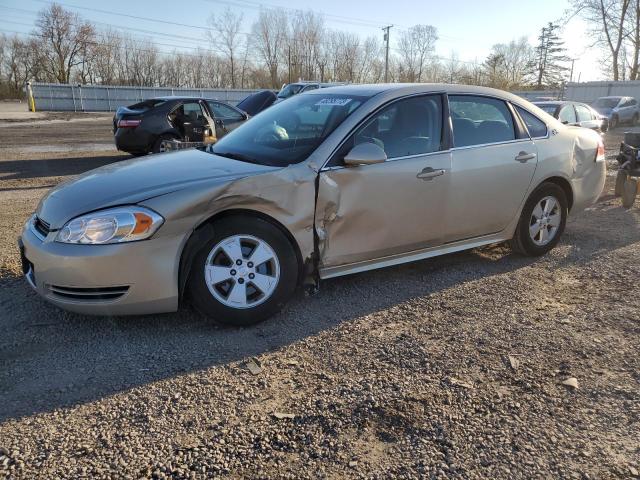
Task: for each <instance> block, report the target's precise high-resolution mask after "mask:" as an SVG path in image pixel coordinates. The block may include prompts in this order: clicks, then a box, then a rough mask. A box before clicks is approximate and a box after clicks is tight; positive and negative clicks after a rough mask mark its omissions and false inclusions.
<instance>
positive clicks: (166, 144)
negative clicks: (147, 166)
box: [152, 133, 178, 153]
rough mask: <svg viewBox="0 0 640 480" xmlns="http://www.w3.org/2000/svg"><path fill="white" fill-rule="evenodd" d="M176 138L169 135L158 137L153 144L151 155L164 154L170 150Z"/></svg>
mask: <svg viewBox="0 0 640 480" xmlns="http://www.w3.org/2000/svg"><path fill="white" fill-rule="evenodd" d="M175 140H178V138H177V137H176V136H175V135H171V134H168V133H165V134H162V135H160V136H159V137H158V138H157V139H156V141H155V142H154V143H153V149H152V151H153V153H164V152H168V151H170V150H171V146H170V145H171V143H172V142H174V141H175Z"/></svg>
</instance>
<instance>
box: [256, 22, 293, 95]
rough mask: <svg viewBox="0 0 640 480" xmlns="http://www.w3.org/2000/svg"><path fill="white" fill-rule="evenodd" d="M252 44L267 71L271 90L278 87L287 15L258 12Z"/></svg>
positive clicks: (285, 38) (285, 36) (285, 37)
mask: <svg viewBox="0 0 640 480" xmlns="http://www.w3.org/2000/svg"><path fill="white" fill-rule="evenodd" d="M252 33H253V38H254V44H255V46H256V48H257V50H258V52H259V53H260V56H261V57H262V59H263V61H264V63H265V66H266V68H267V69H268V70H269V77H270V81H271V85H270V86H271V88H277V87H278V86H279V81H280V79H279V76H278V68H279V66H280V64H281V63H282V61H283V58H282V57H283V50H284V47H285V44H286V40H287V15H286V14H285V13H284V11H282V10H264V9H261V10H260V14H259V15H258V20H257V21H256V22H255V23H254V24H253V27H252Z"/></svg>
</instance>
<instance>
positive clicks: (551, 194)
mask: <svg viewBox="0 0 640 480" xmlns="http://www.w3.org/2000/svg"><path fill="white" fill-rule="evenodd" d="M550 200H553V202H550V203H548V204H547V202H548V201H550ZM554 202H555V203H554ZM547 205H548V207H550V211H549V212H547V213H545V212H544V208H543V207H547ZM534 212H535V216H534ZM554 212H555V213H554ZM568 213H569V209H568V203H567V196H566V194H565V193H564V190H563V189H562V188H560V187H559V186H558V185H556V184H555V183H543V184H542V185H540V186H539V187H538V188H536V189H535V190H534V191H533V192H532V193H531V195H530V196H529V198H528V199H527V201H526V203H525V205H524V208H523V209H522V214H521V215H520V220H519V221H518V226H517V227H516V231H515V234H514V235H513V238H512V239H511V248H512V249H513V250H514V251H516V252H518V253H521V254H523V255H527V256H532V257H537V256H540V255H544V254H545V253H547V252H548V251H550V250H551V249H553V247H555V246H556V245H557V244H558V242H559V241H560V237H561V236H562V233H563V232H564V227H565V224H566V222H567V215H568ZM556 215H559V218H557V217H556ZM538 217H540V219H541V221H542V225H543V226H542V228H539V229H538V232H537V233H535V226H536V225H537V226H539V225H541V224H540V222H538V221H537V220H536V219H537V218H538ZM530 227H533V228H532V229H531V230H530ZM543 230H544V231H546V235H547V236H546V237H545V233H544V232H543ZM534 233H535V234H534Z"/></svg>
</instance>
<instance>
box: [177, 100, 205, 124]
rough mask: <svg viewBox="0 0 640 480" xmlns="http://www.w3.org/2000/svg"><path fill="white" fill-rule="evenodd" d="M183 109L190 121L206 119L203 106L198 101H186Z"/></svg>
mask: <svg viewBox="0 0 640 480" xmlns="http://www.w3.org/2000/svg"><path fill="white" fill-rule="evenodd" d="M182 110H183V112H184V116H185V117H187V119H188V120H189V121H192V122H193V121H198V120H204V116H203V115H202V107H201V106H200V104H199V103H198V102H189V103H185V104H184V105H183V106H182Z"/></svg>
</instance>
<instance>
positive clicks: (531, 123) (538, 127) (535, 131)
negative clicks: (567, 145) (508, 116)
mask: <svg viewBox="0 0 640 480" xmlns="http://www.w3.org/2000/svg"><path fill="white" fill-rule="evenodd" d="M516 110H518V114H519V115H520V117H522V121H523V122H524V123H525V125H526V126H527V130H529V135H530V136H531V138H540V137H546V136H547V125H546V124H545V123H544V122H543V121H542V120H540V119H539V118H538V117H536V116H535V115H533V114H532V113H529V112H528V111H526V110H525V109H524V108H522V107H518V106H516Z"/></svg>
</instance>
